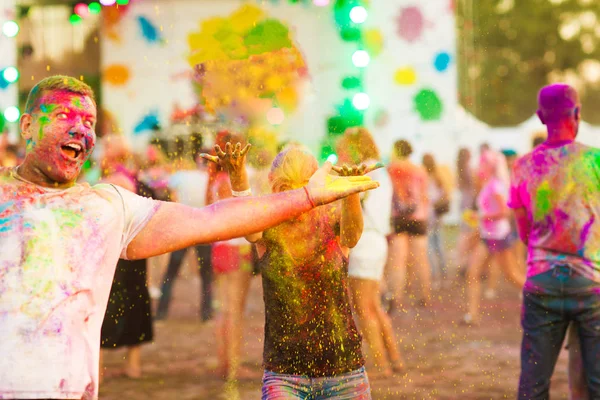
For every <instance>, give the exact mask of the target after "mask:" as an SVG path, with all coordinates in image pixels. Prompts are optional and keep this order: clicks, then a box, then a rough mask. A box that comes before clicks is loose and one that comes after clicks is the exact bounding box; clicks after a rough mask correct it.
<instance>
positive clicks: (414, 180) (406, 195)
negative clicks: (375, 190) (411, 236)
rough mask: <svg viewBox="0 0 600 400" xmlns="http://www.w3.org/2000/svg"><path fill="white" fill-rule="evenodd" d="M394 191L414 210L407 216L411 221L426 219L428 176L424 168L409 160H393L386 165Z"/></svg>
mask: <svg viewBox="0 0 600 400" xmlns="http://www.w3.org/2000/svg"><path fill="white" fill-rule="evenodd" d="M388 173H389V174H390V178H391V179H392V187H393V188H394V193H395V194H396V196H397V197H398V198H399V199H402V200H403V201H404V202H405V203H407V204H414V205H415V206H416V208H415V211H414V212H413V213H412V214H411V215H410V216H408V217H407V219H409V220H412V221H427V219H428V217H429V199H428V197H427V192H428V190H429V177H428V176H427V172H426V171H425V169H424V168H422V167H419V166H417V165H414V164H412V163H410V162H393V163H391V164H390V165H389V167H388Z"/></svg>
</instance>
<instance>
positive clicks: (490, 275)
mask: <svg viewBox="0 0 600 400" xmlns="http://www.w3.org/2000/svg"><path fill="white" fill-rule="evenodd" d="M486 269H487V281H486V289H485V292H484V297H485V298H486V299H493V298H494V297H496V293H497V291H498V285H499V284H500V273H501V272H502V271H501V270H500V265H499V263H498V261H497V260H496V258H495V257H494V255H490V259H489V261H488V262H487V263H486V264H484V265H483V267H482V268H481V270H482V272H483V271H485V270H486Z"/></svg>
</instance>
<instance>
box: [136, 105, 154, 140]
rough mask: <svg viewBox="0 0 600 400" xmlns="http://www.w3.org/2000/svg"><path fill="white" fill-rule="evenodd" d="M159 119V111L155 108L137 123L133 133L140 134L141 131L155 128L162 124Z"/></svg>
mask: <svg viewBox="0 0 600 400" xmlns="http://www.w3.org/2000/svg"><path fill="white" fill-rule="evenodd" d="M159 121H160V120H159V118H158V111H157V110H153V111H151V112H149V113H148V114H146V115H144V116H143V117H142V118H141V119H140V121H139V122H138V123H137V124H136V126H135V128H134V130H133V133H134V134H135V135H139V134H140V133H143V132H146V131H151V130H154V129H156V128H157V127H158V126H160V122H159Z"/></svg>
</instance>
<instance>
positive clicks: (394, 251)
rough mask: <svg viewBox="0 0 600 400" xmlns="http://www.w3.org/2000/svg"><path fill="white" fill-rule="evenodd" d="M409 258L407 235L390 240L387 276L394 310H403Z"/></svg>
mask: <svg viewBox="0 0 600 400" xmlns="http://www.w3.org/2000/svg"><path fill="white" fill-rule="evenodd" d="M407 258H408V236H407V234H406V233H400V234H396V235H393V237H392V238H391V240H390V245H389V253H388V263H387V265H386V275H387V282H388V286H389V288H390V290H391V292H392V309H393V310H396V311H399V310H400V309H401V308H402V300H403V298H404V290H405V288H406V267H407Z"/></svg>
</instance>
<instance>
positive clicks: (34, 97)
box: [25, 75, 96, 114]
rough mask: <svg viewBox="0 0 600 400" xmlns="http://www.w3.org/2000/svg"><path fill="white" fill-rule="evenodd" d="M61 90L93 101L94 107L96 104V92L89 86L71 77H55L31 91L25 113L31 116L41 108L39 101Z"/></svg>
mask: <svg viewBox="0 0 600 400" xmlns="http://www.w3.org/2000/svg"><path fill="white" fill-rule="evenodd" d="M59 90H64V91H67V92H71V93H77V94H81V95H83V96H87V97H89V98H90V99H92V101H93V102H94V105H95V104H96V98H95V97H94V91H93V90H92V88H91V87H90V86H89V85H88V84H86V83H84V82H82V81H80V80H79V79H77V78H73V77H71V76H66V75H54V76H49V77H47V78H44V79H42V80H41V81H39V82H38V83H37V84H36V85H35V86H34V87H33V88H32V89H31V90H30V91H29V95H28V96H27V102H26V103H25V112H26V113H28V114H30V113H32V112H33V111H35V109H36V108H37V107H39V101H40V99H41V98H42V97H43V96H44V94H46V93H48V92H54V91H59Z"/></svg>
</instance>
